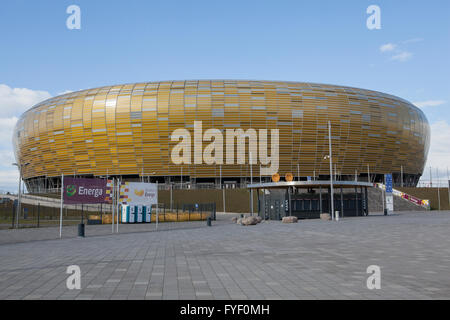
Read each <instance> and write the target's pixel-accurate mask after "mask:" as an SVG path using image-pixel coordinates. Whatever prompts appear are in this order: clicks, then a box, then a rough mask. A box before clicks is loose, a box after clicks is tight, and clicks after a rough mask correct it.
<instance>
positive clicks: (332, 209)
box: [328, 120, 339, 221]
mask: <svg viewBox="0 0 450 320" xmlns="http://www.w3.org/2000/svg"><path fill="white" fill-rule="evenodd" d="M328 147H329V149H330V185H331V188H330V189H331V216H333V215H334V216H335V220H336V221H339V215H337V214H336V213H335V212H334V199H333V192H334V190H333V159H332V157H333V154H332V152H331V121H329V120H328Z"/></svg>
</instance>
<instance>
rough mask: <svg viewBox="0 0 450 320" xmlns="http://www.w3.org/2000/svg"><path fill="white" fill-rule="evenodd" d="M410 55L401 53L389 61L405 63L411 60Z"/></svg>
mask: <svg viewBox="0 0 450 320" xmlns="http://www.w3.org/2000/svg"><path fill="white" fill-rule="evenodd" d="M412 55H413V54H412V53H411V52H408V51H402V52H400V53H398V54H396V55H394V56H392V57H391V60H394V61H399V62H405V61H408V60H409V59H411V58H412Z"/></svg>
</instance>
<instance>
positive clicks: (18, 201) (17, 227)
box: [12, 162, 30, 229]
mask: <svg viewBox="0 0 450 320" xmlns="http://www.w3.org/2000/svg"><path fill="white" fill-rule="evenodd" d="M29 164H30V163H29V162H27V163H25V164H24V165H23V166H21V165H20V164H18V163H15V162H14V163H13V164H12V165H13V166H16V167H17V169H19V192H18V193H17V208H16V229H19V212H20V205H21V199H22V167H26V166H27V165H29Z"/></svg>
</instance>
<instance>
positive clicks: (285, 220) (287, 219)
mask: <svg viewBox="0 0 450 320" xmlns="http://www.w3.org/2000/svg"><path fill="white" fill-rule="evenodd" d="M281 222H283V223H297V222H298V218H297V217H294V216H289V217H283V219H282V220H281Z"/></svg>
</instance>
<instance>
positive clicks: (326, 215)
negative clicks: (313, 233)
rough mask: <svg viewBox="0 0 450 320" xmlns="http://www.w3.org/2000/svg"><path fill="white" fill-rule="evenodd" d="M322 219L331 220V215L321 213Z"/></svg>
mask: <svg viewBox="0 0 450 320" xmlns="http://www.w3.org/2000/svg"><path fill="white" fill-rule="evenodd" d="M320 219H321V220H326V221H329V220H331V215H330V214H329V213H321V214H320Z"/></svg>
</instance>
